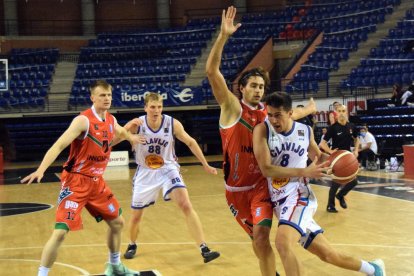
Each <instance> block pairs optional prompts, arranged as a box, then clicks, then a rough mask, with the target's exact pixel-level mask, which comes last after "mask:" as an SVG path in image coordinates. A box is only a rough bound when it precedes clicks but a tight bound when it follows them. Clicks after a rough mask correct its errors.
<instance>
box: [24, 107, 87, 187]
mask: <svg viewBox="0 0 414 276" xmlns="http://www.w3.org/2000/svg"><path fill="white" fill-rule="evenodd" d="M88 127H89V126H88V119H87V118H86V117H85V116H82V115H80V116H77V117H76V118H75V119H73V121H72V123H71V124H70V126H69V128H68V129H67V130H66V131H65V132H64V133H63V134H62V135H61V136H60V137H59V139H58V140H57V141H56V142H55V143H54V144H53V146H52V147H51V148H50V149H49V150H48V151H47V153H46V154H45V156H44V157H43V160H42V163H40V166H39V167H38V168H37V170H36V171H35V172H33V173H31V174H30V175H28V176H26V177H25V178H23V179H22V180H21V183H26V182H27V184H31V183H32V182H33V181H35V180H36V181H37V183H39V182H40V181H41V180H42V178H43V175H44V173H45V171H46V169H47V168H48V167H49V166H50V165H51V164H52V163H53V162H54V161H55V160H56V158H57V157H58V156H59V154H60V153H61V152H62V151H63V150H64V149H65V148H66V147H67V146H69V144H70V143H72V141H73V140H75V139H76V138H78V137H79V136H80V135H81V134H82V133H85V132H86V131H87V130H88Z"/></svg>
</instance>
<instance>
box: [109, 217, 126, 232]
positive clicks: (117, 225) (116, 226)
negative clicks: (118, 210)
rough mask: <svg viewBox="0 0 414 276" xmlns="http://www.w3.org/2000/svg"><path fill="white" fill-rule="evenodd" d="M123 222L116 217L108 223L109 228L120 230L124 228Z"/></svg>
mask: <svg viewBox="0 0 414 276" xmlns="http://www.w3.org/2000/svg"><path fill="white" fill-rule="evenodd" d="M124 224H125V221H124V218H123V217H122V216H119V217H117V218H116V219H114V220H112V221H111V222H109V227H110V228H111V229H112V230H121V229H122V228H123V227H124Z"/></svg>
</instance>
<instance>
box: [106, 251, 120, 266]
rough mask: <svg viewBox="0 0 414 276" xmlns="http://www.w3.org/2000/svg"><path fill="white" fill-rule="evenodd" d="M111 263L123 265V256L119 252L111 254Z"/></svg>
mask: <svg viewBox="0 0 414 276" xmlns="http://www.w3.org/2000/svg"><path fill="white" fill-rule="evenodd" d="M109 263H110V264H113V265H119V264H120V263H121V254H120V253H119V252H115V253H109Z"/></svg>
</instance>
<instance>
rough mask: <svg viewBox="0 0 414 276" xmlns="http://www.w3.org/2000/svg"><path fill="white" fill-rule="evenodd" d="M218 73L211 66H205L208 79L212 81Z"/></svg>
mask: <svg viewBox="0 0 414 276" xmlns="http://www.w3.org/2000/svg"><path fill="white" fill-rule="evenodd" d="M219 73H220V72H219V71H218V70H217V68H214V67H213V66H210V65H208V64H207V65H206V75H207V78H208V79H212V78H215V77H217V76H218V74H219Z"/></svg>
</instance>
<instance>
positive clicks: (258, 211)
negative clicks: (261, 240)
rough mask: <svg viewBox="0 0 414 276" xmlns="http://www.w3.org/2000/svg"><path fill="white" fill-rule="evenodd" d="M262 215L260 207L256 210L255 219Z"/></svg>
mask: <svg viewBox="0 0 414 276" xmlns="http://www.w3.org/2000/svg"><path fill="white" fill-rule="evenodd" d="M261 214H262V207H259V208H256V217H260V215H261Z"/></svg>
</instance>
